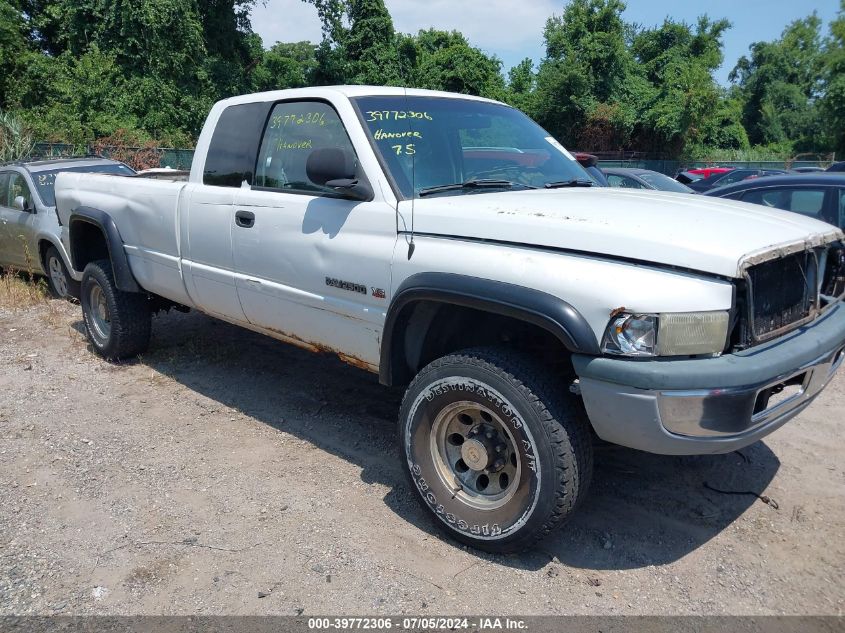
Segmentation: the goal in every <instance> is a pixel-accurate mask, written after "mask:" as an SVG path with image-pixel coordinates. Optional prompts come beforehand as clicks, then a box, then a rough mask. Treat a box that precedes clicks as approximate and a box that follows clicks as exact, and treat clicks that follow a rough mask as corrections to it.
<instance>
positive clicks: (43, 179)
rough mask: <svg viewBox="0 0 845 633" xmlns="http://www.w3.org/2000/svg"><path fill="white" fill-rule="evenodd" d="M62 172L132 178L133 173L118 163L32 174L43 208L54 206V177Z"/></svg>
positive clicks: (64, 168) (65, 168)
mask: <svg viewBox="0 0 845 633" xmlns="http://www.w3.org/2000/svg"><path fill="white" fill-rule="evenodd" d="M63 171H73V172H92V173H99V174H116V175H118V176H132V175H133V174H134V173H135V172H134V171H133V170H132V169H131V168H130V167H127V166H126V165H122V164H120V163H104V164H102V165H86V166H84V167H63V168H60V169H52V170H50V171H37V172H34V173H33V174H32V180H33V181H34V182H35V189H36V191H38V197H39V198H41V202H43V203H44V205H45V206H48V207H55V206H56V176H58V175H59V174H60V173H61V172H63Z"/></svg>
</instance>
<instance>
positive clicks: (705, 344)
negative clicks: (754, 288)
mask: <svg viewBox="0 0 845 633" xmlns="http://www.w3.org/2000/svg"><path fill="white" fill-rule="evenodd" d="M729 320H730V316H729V314H728V313H727V312H679V313H664V314H628V313H623V314H620V315H617V316H615V317H613V318H612V319H611V320H610V324H609V325H608V326H607V331H606V332H605V334H604V340H603V341H602V351H603V352H605V353H606V354H613V355H616V356H693V355H698V354H719V353H721V352H722V351H723V350H724V348H725V342H726V340H727V338H728V322H729Z"/></svg>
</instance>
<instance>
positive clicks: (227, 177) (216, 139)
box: [203, 102, 273, 187]
mask: <svg viewBox="0 0 845 633" xmlns="http://www.w3.org/2000/svg"><path fill="white" fill-rule="evenodd" d="M272 105H273V104H272V103H269V102H267V103H261V102H259V103H244V104H241V105H233V106H229V107H228V108H226V109H225V110H223V113H222V114H221V115H220V119H219V120H218V121H217V127H215V128H214V135H213V136H212V137H211V144H210V145H209V147H208V154H207V156H206V159H205V170H204V173H203V182H204V183H205V184H206V185H213V186H216V187H241V186H242V185H243V183H247V184H248V185H251V184H253V170H254V169H255V156H256V154H257V153H258V143H259V141H260V140H261V130H262V129H263V128H264V121H265V120H266V119H267V113H268V112H269V110H270V108H271V106H272Z"/></svg>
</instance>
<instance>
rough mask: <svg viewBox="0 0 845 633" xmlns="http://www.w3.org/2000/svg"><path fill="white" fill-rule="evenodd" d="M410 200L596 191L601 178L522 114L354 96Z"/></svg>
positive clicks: (483, 105)
mask: <svg viewBox="0 0 845 633" xmlns="http://www.w3.org/2000/svg"><path fill="white" fill-rule="evenodd" d="M353 101H354V102H355V105H356V106H357V108H358V110H359V113H360V115H361V119H362V120H363V121H364V124H365V126H366V129H367V131H368V132H369V134H370V138H371V139H372V141H373V146H374V147H375V148H376V150H377V152H378V154H379V155H380V158H381V160H382V164H383V165H384V167H385V168H386V169H387V170H388V172H389V174H390V176H391V178H392V179H393V181H394V183H395V185H396V187H397V188H398V189H399V191H400V192H401V193H402V195H403V196H404V197H405V198H412V197H420V196H421V195H422V196H426V195H442V196H455V195H467V194H478V193H485V192H490V191H497V190H498V191H502V190H505V189H535V188H542V187H560V186H589V185H590V184H593V182H594V180H593V179H592V178H591V177H590V175H589V174H587V172H586V171H584V169H583V168H582V167H581V166H580V165H579V164H578V163H577V162H576V161H575V159H574V158H573V157H572V155H571V154H569V152H567V151H566V150H565V149H564V148H563V146H562V145H561V144H560V143H558V142H557V141H556V140H555V139H554V138H553V137H552V135H551V134H549V133H548V132H546V131H545V130H543V128H541V127H540V126H539V125H537V124H536V123H534V122H533V121H532V120H531V119H529V118H528V117H527V116H525V115H524V114H523V113H522V112H520V111H519V110H516V109H514V108H511V107H508V106H505V105H499V104H496V103H488V102H485V101H474V100H470V99H455V98H438V97H419V96H408V97H405V96H380V97H379V96H376V97H358V98H355V99H353Z"/></svg>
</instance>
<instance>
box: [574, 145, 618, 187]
mask: <svg viewBox="0 0 845 633" xmlns="http://www.w3.org/2000/svg"><path fill="white" fill-rule="evenodd" d="M575 160H577V161H578V163H579V164H580V165H581V167H583V168H584V169H585V170H586V172H587V173H588V174H590V176H592V178H593V180H595V181H596V183H597V184H598V185H600V186H602V187H609V186H610V185H609V184H608V182H607V178H606V177H605V175H604V172H603V171H602V170H601V169H599V167H598V164H599V159H598V157H597V156H594V155H592V154H587V153H586V152H575Z"/></svg>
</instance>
